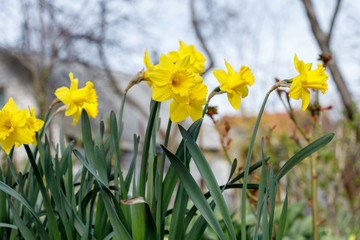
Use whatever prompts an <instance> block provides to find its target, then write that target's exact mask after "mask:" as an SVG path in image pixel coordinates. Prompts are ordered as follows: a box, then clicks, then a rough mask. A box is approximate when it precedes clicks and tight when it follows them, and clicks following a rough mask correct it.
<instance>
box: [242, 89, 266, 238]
mask: <svg viewBox="0 0 360 240" xmlns="http://www.w3.org/2000/svg"><path fill="white" fill-rule="evenodd" d="M269 94H270V93H267V94H266V95H265V98H264V101H263V103H262V105H261V108H260V111H259V114H258V117H257V119H256V123H255V126H254V130H253V133H252V135H251V140H250V145H249V150H248V154H247V156H246V162H245V169H244V187H243V189H242V194H241V239H242V240H246V191H247V184H248V175H249V168H250V161H251V155H252V151H253V148H254V143H255V138H256V134H257V130H258V129H259V124H260V120H261V116H262V114H263V112H264V109H265V105H266V102H267V100H268V98H269Z"/></svg>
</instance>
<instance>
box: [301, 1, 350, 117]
mask: <svg viewBox="0 0 360 240" xmlns="http://www.w3.org/2000/svg"><path fill="white" fill-rule="evenodd" d="M302 2H303V4H304V7H305V9H306V13H307V16H308V19H309V22H310V25H311V30H312V32H313V34H314V37H315V39H316V41H317V42H318V45H319V47H320V49H321V51H322V55H323V56H331V59H330V61H329V62H328V64H327V66H328V68H329V70H330V72H331V75H332V77H333V79H334V82H335V84H336V87H337V89H338V91H339V93H340V96H341V100H342V102H343V105H344V107H345V109H346V113H347V117H348V119H350V120H353V119H354V116H355V114H356V113H357V110H356V107H355V102H354V101H353V99H352V96H351V93H350V91H349V89H348V87H347V85H346V83H345V80H344V78H343V76H342V74H341V72H340V70H339V67H338V65H337V64H336V61H335V57H334V56H333V54H332V52H331V49H330V46H329V41H328V35H326V34H325V33H324V32H323V31H322V29H321V28H320V25H319V22H318V20H317V17H316V14H315V11H314V7H313V5H312V2H311V0H302ZM336 12H337V10H336ZM334 15H337V13H336V14H334Z"/></svg>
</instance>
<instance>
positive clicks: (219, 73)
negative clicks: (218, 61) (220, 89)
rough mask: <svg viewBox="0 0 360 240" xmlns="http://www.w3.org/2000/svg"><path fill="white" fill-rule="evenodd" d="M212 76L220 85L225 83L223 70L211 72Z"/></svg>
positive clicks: (225, 77) (225, 75)
mask: <svg viewBox="0 0 360 240" xmlns="http://www.w3.org/2000/svg"><path fill="white" fill-rule="evenodd" d="M213 74H214V76H215V77H216V79H217V80H218V81H219V83H220V84H223V83H225V82H226V81H227V74H226V72H225V71H224V70H213Z"/></svg>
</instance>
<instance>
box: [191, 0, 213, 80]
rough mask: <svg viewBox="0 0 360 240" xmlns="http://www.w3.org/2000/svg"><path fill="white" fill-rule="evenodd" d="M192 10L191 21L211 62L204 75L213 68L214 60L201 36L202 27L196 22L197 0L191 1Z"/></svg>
mask: <svg viewBox="0 0 360 240" xmlns="http://www.w3.org/2000/svg"><path fill="white" fill-rule="evenodd" d="M190 8H191V20H192V24H193V27H194V30H195V33H196V37H197V38H198V39H199V41H200V43H201V46H202V47H203V49H204V50H205V52H206V55H207V56H208V60H209V65H208V66H207V67H206V69H205V70H204V73H203V74H205V73H206V72H207V71H209V70H210V69H211V68H212V67H213V65H214V60H213V57H212V55H211V53H210V51H209V48H208V47H207V45H206V43H205V40H204V38H203V36H202V35H201V32H200V27H199V24H198V21H197V20H196V13H195V0H190Z"/></svg>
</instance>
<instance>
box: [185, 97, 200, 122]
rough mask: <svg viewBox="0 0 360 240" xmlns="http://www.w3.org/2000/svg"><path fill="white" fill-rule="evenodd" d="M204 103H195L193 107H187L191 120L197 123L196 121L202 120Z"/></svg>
mask: <svg viewBox="0 0 360 240" xmlns="http://www.w3.org/2000/svg"><path fill="white" fill-rule="evenodd" d="M202 105H203V103H202V102H194V103H192V104H191V105H188V106H187V112H188V113H189V115H190V117H191V119H192V120H193V121H194V122H195V121H196V120H198V119H200V118H202V113H203V109H202Z"/></svg>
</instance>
